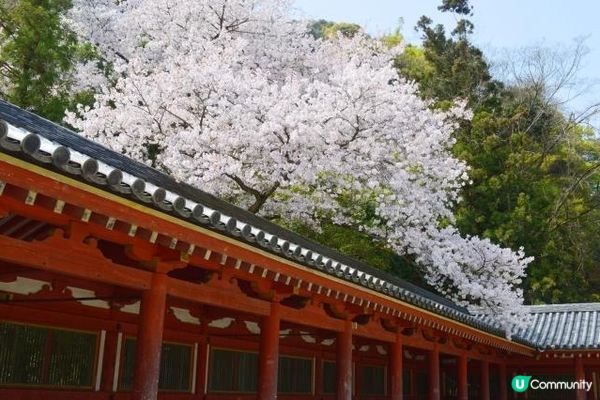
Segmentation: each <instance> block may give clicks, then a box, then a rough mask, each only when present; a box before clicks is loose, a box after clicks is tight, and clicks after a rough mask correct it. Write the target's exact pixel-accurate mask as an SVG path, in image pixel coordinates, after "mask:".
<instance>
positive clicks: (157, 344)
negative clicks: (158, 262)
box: [131, 273, 167, 400]
mask: <svg viewBox="0 0 600 400" xmlns="http://www.w3.org/2000/svg"><path fill="white" fill-rule="evenodd" d="M166 303H167V276H166V275H165V274H162V273H154V274H152V286H151V287H150V289H148V290H146V291H145V292H144V293H143V294H142V304H141V307H140V320H139V324H138V334H137V346H136V355H135V370H134V374H133V391H132V393H131V399H132V400H156V398H157V396H158V378H159V373H160V351H161V345H162V336H163V326H164V322H165V309H166Z"/></svg>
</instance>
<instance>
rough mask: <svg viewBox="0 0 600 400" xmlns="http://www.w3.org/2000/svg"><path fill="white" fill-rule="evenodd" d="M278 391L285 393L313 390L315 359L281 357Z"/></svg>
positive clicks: (302, 392) (301, 392)
mask: <svg viewBox="0 0 600 400" xmlns="http://www.w3.org/2000/svg"><path fill="white" fill-rule="evenodd" d="M278 373H279V375H278V377H277V391H278V392H279V393H285V394H307V393H312V391H313V360H312V359H311V358H300V357H288V356H281V357H279V371H278Z"/></svg>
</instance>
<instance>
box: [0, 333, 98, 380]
mask: <svg viewBox="0 0 600 400" xmlns="http://www.w3.org/2000/svg"><path fill="white" fill-rule="evenodd" d="M97 342H98V335H97V334H96V333H91V332H79V331H71V330H63V329H55V328H48V327H40V326H29V325H21V324H15V323H10V322H0V385H31V386H53V387H79V388H91V387H92V385H93V377H94V369H95V366H96V352H97V351H96V347H97Z"/></svg>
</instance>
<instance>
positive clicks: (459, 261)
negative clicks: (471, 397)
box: [68, 0, 530, 331]
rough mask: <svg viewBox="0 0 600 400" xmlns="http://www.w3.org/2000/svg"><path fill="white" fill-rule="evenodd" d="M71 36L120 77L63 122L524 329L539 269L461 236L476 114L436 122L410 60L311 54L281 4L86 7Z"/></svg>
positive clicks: (78, 4)
mask: <svg viewBox="0 0 600 400" xmlns="http://www.w3.org/2000/svg"><path fill="white" fill-rule="evenodd" d="M71 20H72V23H73V25H74V26H75V28H76V29H77V31H78V32H79V34H80V35H81V36H82V37H83V38H85V39H86V40H89V41H90V42H91V43H93V44H95V45H96V46H97V47H98V49H99V51H100V52H101V54H102V55H103V56H104V57H105V58H106V60H107V61H110V62H111V63H112V65H113V70H114V77H113V78H112V80H104V83H102V84H98V82H100V81H99V80H98V77H99V76H101V75H100V74H99V73H98V72H94V71H93V69H92V68H90V66H89V65H88V66H82V68H81V76H80V79H81V81H82V82H93V84H94V85H96V86H97V87H96V90H98V94H97V96H96V104H95V106H94V107H93V108H91V109H82V110H80V111H81V115H83V117H82V118H80V117H77V116H76V115H74V114H71V115H70V116H69V117H68V122H69V123H71V124H72V125H74V126H76V127H77V128H79V129H80V130H81V131H82V132H83V134H84V135H86V136H87V137H89V138H91V139H93V140H95V141H98V142H100V143H102V144H104V145H106V146H108V147H110V148H112V149H114V150H116V151H119V152H122V153H124V154H126V155H128V156H130V157H133V158H135V159H138V160H141V161H143V162H146V163H148V164H151V165H153V166H155V167H157V168H160V169H163V170H165V171H167V172H168V173H169V174H171V175H172V176H174V177H175V178H176V179H178V180H180V181H184V182H187V183H190V184H192V185H194V186H196V187H198V188H200V189H202V190H205V191H208V192H210V193H213V194H215V195H217V196H220V197H222V198H225V199H228V200H231V201H234V202H236V203H237V204H238V205H241V206H243V207H246V208H248V209H250V210H251V211H253V212H257V213H259V214H261V215H264V216H273V215H278V216H281V218H285V219H302V220H304V221H309V222H312V223H313V224H315V226H316V225H317V224H318V220H319V218H320V217H322V216H328V217H329V218H331V219H332V220H333V221H335V222H336V223H339V224H351V225H353V226H356V227H357V228H358V229H361V230H363V231H365V232H367V233H369V234H370V235H372V236H373V237H375V238H377V239H380V240H385V241H386V242H387V243H388V244H389V246H390V247H391V248H392V249H393V250H395V251H396V252H399V253H409V254H413V255H414V256H415V258H416V260H417V261H418V262H419V263H420V264H421V265H422V267H423V271H424V273H425V276H426V278H427V280H428V282H429V283H431V284H432V285H434V286H435V287H437V288H438V289H439V290H440V291H441V292H442V293H444V294H445V295H447V296H448V297H450V298H452V299H454V300H455V301H457V302H458V303H460V304H463V305H466V306H468V307H470V308H471V310H473V311H475V312H478V313H489V314H492V315H493V316H494V318H495V319H496V320H497V321H499V322H500V323H501V324H502V326H504V327H505V328H506V329H507V331H509V330H510V329H511V328H512V327H513V326H514V325H515V323H516V322H517V321H518V320H519V319H518V318H515V315H519V314H521V313H520V310H521V306H522V301H523V299H522V293H521V290H520V289H518V286H519V285H520V283H521V279H522V278H523V277H524V275H525V268H526V266H527V264H528V262H529V261H530V258H527V257H526V256H525V255H524V254H523V252H522V250H519V251H517V252H513V251H511V250H510V249H503V248H500V247H498V246H496V245H494V244H493V243H490V241H489V240H486V239H480V238H477V237H463V236H461V235H460V234H459V232H457V230H456V229H455V228H453V227H452V222H453V215H452V207H453V205H454V204H455V203H456V202H457V201H459V192H460V189H461V187H462V186H463V185H465V184H466V183H467V182H468V175H467V172H468V168H467V166H466V165H465V164H464V163H463V162H462V161H460V160H458V159H456V158H454V157H453V156H452V154H451V152H450V148H451V147H452V145H453V143H454V140H453V137H452V133H453V131H454V130H455V129H456V122H455V121H457V119H458V118H468V117H469V114H470V113H469V111H468V110H465V107H464V105H462V104H460V102H457V105H456V106H455V107H454V108H452V109H451V110H450V111H448V112H447V113H443V112H439V111H432V110H431V109H430V108H429V104H428V103H427V102H425V101H423V100H422V99H420V98H419V96H418V95H417V91H418V87H417V86H416V85H415V84H414V83H411V82H407V81H406V80H404V79H403V78H402V77H400V76H398V73H397V71H396V70H395V69H394V67H393V65H392V60H393V57H394V55H395V54H397V52H398V51H399V49H392V50H388V49H386V48H385V47H384V46H381V45H380V44H379V43H378V42H377V41H375V40H372V39H370V38H368V37H366V36H364V35H360V34H359V35H357V36H355V37H354V38H344V37H339V38H338V39H337V40H327V41H322V40H316V39H314V38H312V37H311V36H309V35H308V34H307V33H306V31H307V29H306V23H302V22H298V21H295V20H293V18H292V17H291V14H290V7H289V4H288V2H285V1H279V0H126V1H119V2H115V1H113V0H75V1H74V8H73V12H72V15H71ZM149 149H152V150H151V151H150V150H149ZM156 150H158V151H156ZM365 206H368V207H370V209H372V210H373V212H374V215H375V217H373V218H365V214H364V210H365Z"/></svg>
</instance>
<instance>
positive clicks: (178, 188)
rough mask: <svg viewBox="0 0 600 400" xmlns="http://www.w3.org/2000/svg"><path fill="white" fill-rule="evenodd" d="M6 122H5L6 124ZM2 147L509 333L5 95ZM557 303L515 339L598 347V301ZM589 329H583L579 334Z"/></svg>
mask: <svg viewBox="0 0 600 400" xmlns="http://www.w3.org/2000/svg"><path fill="white" fill-rule="evenodd" d="M2 121H5V122H6V124H2ZM0 152H5V153H9V154H11V155H13V156H15V157H19V158H22V159H25V160H27V161H30V162H36V163H38V164H41V165H44V166H45V167H46V168H48V169H52V170H55V171H57V172H59V173H61V174H64V175H68V176H70V177H72V178H75V179H78V180H81V181H84V182H87V183H90V184H92V185H95V186H98V187H102V188H103V189H104V190H108V191H111V192H114V193H116V194H118V195H120V196H122V197H126V198H129V199H132V200H134V201H137V202H139V203H142V204H144V205H146V206H147V207H152V208H155V209H157V210H160V211H162V212H165V213H169V214H171V215H174V216H176V217H178V218H180V219H182V220H186V221H188V222H191V223H194V224H197V225H201V226H203V227H204V228H207V229H211V230H214V231H217V232H219V233H221V234H224V235H227V236H230V237H233V238H235V239H236V240H239V241H242V242H245V243H248V244H251V245H252V246H255V247H257V248H261V249H263V250H266V251H269V252H271V253H274V254H277V255H279V256H282V257H285V258H288V259H290V260H291V261H293V262H296V263H300V264H302V265H305V266H307V267H309V268H313V269H317V270H320V271H321V272H324V273H326V274H329V275H332V276H336V277H338V278H341V279H344V280H346V281H348V282H352V283H355V284H358V285H361V286H364V287H366V288H369V289H372V290H375V291H377V292H380V293H383V294H385V295H387V296H390V297H392V298H396V299H399V300H402V301H404V302H406V303H409V304H412V305H414V306H416V307H419V308H421V309H424V310H428V311H431V312H433V313H435V314H438V315H441V316H445V317H448V318H450V319H453V320H455V321H458V322H461V323H464V324H467V325H469V326H472V327H474V328H476V329H480V330H482V331H486V332H489V333H492V334H494V335H497V336H500V337H503V336H504V332H503V330H502V329H500V328H499V327H498V326H497V325H496V324H495V323H494V322H493V321H491V320H490V319H488V318H485V319H482V318H480V317H477V316H474V315H472V314H470V313H469V312H468V311H467V310H466V309H465V308H463V307H460V306H457V305H456V304H454V303H453V302H451V301H450V300H448V299H446V298H444V297H441V296H439V295H436V294H434V293H431V292H429V291H427V290H425V289H423V288H420V287H418V286H415V285H413V284H411V283H409V282H406V281H404V280H402V279H399V278H397V277H395V276H393V275H390V274H388V273H386V272H384V271H381V270H378V269H376V268H373V267H370V266H368V265H366V264H363V263H361V262H358V261H356V260H354V259H352V258H350V257H347V256H345V255H343V254H340V253H338V252H337V251H335V250H332V249H330V248H327V247H325V246H322V245H320V244H318V243H315V242H313V241H310V240H308V239H306V238H304V237H302V236H300V235H298V234H296V233H294V232H291V231H289V230H287V229H285V228H282V227H280V226H279V225H276V224H274V223H272V222H270V221H267V220H265V219H263V218H260V217H258V216H256V215H254V214H252V213H249V212H247V211H246V210H243V209H241V208H238V207H236V206H233V205H231V204H229V203H227V202H225V201H223V200H221V199H219V198H216V197H214V196H212V195H210V194H208V193H206V192H203V191H201V190H199V189H197V188H194V187H192V186H189V185H186V184H183V183H181V182H177V181H176V180H175V179H173V178H171V177H169V176H167V175H165V174H163V173H161V172H160V171H157V170H155V169H153V168H150V167H148V166H146V165H144V164H142V163H139V162H137V161H135V160H132V159H130V158H127V157H125V156H123V155H122V154H119V153H116V152H114V151H112V150H109V149H107V148H105V147H103V146H101V145H99V144H97V143H94V142H92V141H90V140H88V139H86V138H84V137H82V136H80V135H78V134H76V133H74V132H72V131H70V130H68V129H65V128H63V127H61V126H59V125H56V124H54V123H52V122H50V121H47V120H45V119H43V118H41V117H39V116H37V115H35V114H32V113H30V112H28V111H25V110H22V109H20V108H18V107H16V106H14V105H12V104H10V103H7V102H5V101H3V100H0ZM570 306H582V305H564V307H567V308H568V307H570ZM553 307H558V308H560V307H563V306H535V307H530V310H531V312H532V313H533V314H534V319H533V321H534V322H533V324H532V326H531V328H530V329H526V330H523V331H521V332H520V333H519V334H517V335H514V336H513V340H514V341H516V342H519V343H522V344H525V345H527V346H531V347H549V346H551V345H555V346H558V347H560V346H569V345H570V344H571V343H574V344H573V345H571V347H566V348H581V347H576V346H594V348H597V347H599V339H598V332H600V329H599V328H598V327H597V323H598V321H599V319H598V318H597V312H598V311H600V304H598V305H594V306H589V307H592V308H593V307H595V308H594V311H593V312H592V311H589V310H582V311H579V310H577V311H573V310H571V311H568V310H567V309H565V311H564V312H562V311H552V312H546V310H554V309H555V308H553ZM538 310H540V311H538ZM541 310H543V311H541ZM560 312H562V313H563V314H565V317H564V319H561V318H562V317H560V316H559V317H557V316H558V315H559V314H560ZM563 314H560V315H563ZM552 318H555V319H552ZM554 322H557V323H558V324H559V325H560V326H561V328H560V329H558V328H556V329H555V328H553V325H556V324H554ZM584 328H585V329H586V331H585V332H586V333H585V334H580V333H578V332H580V331H579V330H580V329H584ZM545 332H548V333H551V334H548V333H545ZM536 345H537V346H536Z"/></svg>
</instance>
